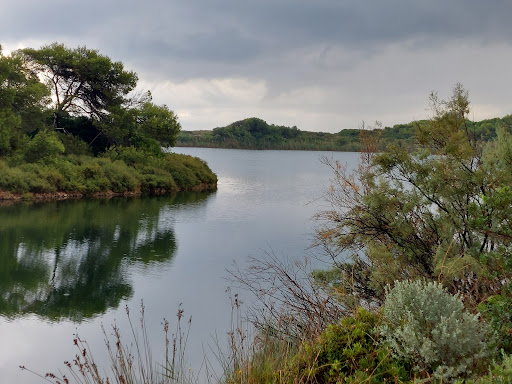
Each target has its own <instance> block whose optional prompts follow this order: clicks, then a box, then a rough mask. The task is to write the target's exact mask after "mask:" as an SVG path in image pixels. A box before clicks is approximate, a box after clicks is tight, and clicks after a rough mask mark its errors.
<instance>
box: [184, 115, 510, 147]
mask: <svg viewBox="0 0 512 384" xmlns="http://www.w3.org/2000/svg"><path fill="white" fill-rule="evenodd" d="M428 123H429V121H428V120H420V121H415V122H410V123H408V124H396V125H394V126H393V127H384V128H383V127H381V126H380V125H379V124H378V123H377V124H376V126H375V127H371V129H370V128H368V127H365V126H364V124H363V125H362V126H361V127H360V128H358V129H343V130H341V131H340V132H338V133H326V132H309V131H301V130H300V129H298V128H297V127H296V126H294V127H286V126H280V125H274V124H267V123H266V122H265V121H264V120H262V119H259V118H256V117H251V118H248V119H244V120H240V121H237V122H234V123H232V124H229V125H227V126H225V127H219V128H214V129H213V130H211V131H210V130H203V131H181V132H180V134H179V135H178V138H177V141H176V145H177V146H178V147H211V148H238V149H280V150H318V151H343V152H359V151H361V150H362V149H363V143H362V141H361V135H360V134H361V132H362V131H365V134H366V135H367V136H368V135H369V136H373V137H374V138H377V137H378V139H379V140H378V149H379V150H383V149H385V148H386V147H387V146H389V145H390V144H392V143H398V144H400V145H402V146H404V147H406V148H409V149H412V148H413V147H414V146H415V141H414V133H415V130H416V129H417V128H418V127H421V126H425V125H426V124H428ZM499 124H501V125H504V126H511V125H512V115H508V116H505V117H503V118H494V119H488V120H482V121H479V122H471V121H468V123H467V127H468V130H469V132H470V134H471V135H473V136H474V137H475V138H477V139H482V140H484V141H489V140H490V139H492V138H494V137H496V126H497V125H499Z"/></svg>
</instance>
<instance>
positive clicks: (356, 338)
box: [292, 308, 410, 383]
mask: <svg viewBox="0 0 512 384" xmlns="http://www.w3.org/2000/svg"><path fill="white" fill-rule="evenodd" d="M378 324H379V316H378V315H377V314H375V313H371V312H368V311H367V310H365V309H363V308H359V309H358V310H357V311H356V312H355V313H354V315H353V316H347V317H344V318H342V319H341V321H340V322H339V323H338V324H331V325H329V326H328V327H327V329H326V330H325V331H324V332H323V333H322V334H321V335H320V337H319V338H318V339H316V340H314V341H313V342H311V343H305V344H304V345H303V346H302V348H301V350H300V352H299V353H298V354H297V355H296V356H295V358H294V359H293V360H292V370H295V374H294V377H300V378H301V380H300V382H303V383H338V382H340V383H361V382H368V383H382V382H386V381H387V382H401V381H404V380H408V379H410V377H409V369H408V367H407V364H406V363H405V364H404V363H403V362H399V361H396V360H393V359H392V358H391V353H390V352H391V351H390V350H389V349H388V348H387V347H386V346H385V345H381V344H379V342H378V340H379V331H378Z"/></svg>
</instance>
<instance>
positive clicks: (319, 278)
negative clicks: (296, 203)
mask: <svg viewBox="0 0 512 384" xmlns="http://www.w3.org/2000/svg"><path fill="white" fill-rule="evenodd" d="M430 101H431V110H432V116H431V118H430V119H429V120H426V121H425V123H424V124H419V125H418V126H417V127H416V131H415V136H414V140H415V145H414V148H415V150H414V151H411V150H410V148H408V146H407V145H404V144H401V143H395V144H394V145H390V146H388V147H387V148H386V150H384V151H382V152H379V151H378V149H379V144H378V141H377V139H378V138H377V137H376V136H375V135H371V134H365V132H363V135H362V136H361V142H362V143H363V144H364V145H365V151H364V152H362V154H361V162H360V166H359V168H358V170H357V171H356V172H355V173H352V174H350V173H348V172H347V171H346V168H345V167H344V165H343V164H340V163H337V162H335V161H332V160H329V159H325V162H326V164H328V165H329V166H331V167H332V169H333V172H334V177H333V178H332V185H331V187H330V188H329V189H328V190H327V195H326V196H327V200H328V201H329V203H330V205H331V209H329V210H327V211H324V212H320V213H319V214H318V215H317V219H318V220H319V222H318V223H319V228H318V231H317V236H316V245H317V246H318V250H319V251H320V252H321V253H322V254H323V255H324V256H325V257H326V258H327V259H328V260H330V263H331V265H332V267H331V268H330V269H328V270H319V271H313V272H312V273H311V272H310V271H308V270H307V269H304V268H302V269H301V268H299V269H298V268H297V264H291V265H285V264H283V263H282V262H280V261H279V260H277V259H276V258H275V257H268V256H267V257H266V258H263V260H255V261H254V265H253V266H252V267H251V268H249V269H248V270H245V271H237V270H235V271H234V272H233V277H234V279H235V281H236V282H237V283H238V284H239V285H241V286H242V287H243V288H246V289H248V290H249V291H250V292H252V293H253V294H254V295H255V296H256V297H257V298H258V299H260V302H261V307H260V310H259V311H255V312H254V313H253V319H252V321H253V323H254V324H256V325H257V326H258V331H257V332H256V339H255V341H256V342H255V343H254V345H253V349H252V353H249V354H246V356H245V357H244V358H243V359H239V361H238V362H237V364H235V365H234V366H233V369H232V370H231V374H228V375H227V376H226V380H225V381H226V382H227V383H238V382H243V383H263V382H265V383H384V382H393V383H412V382H414V383H420V382H421V383H426V382H432V383H449V382H466V383H511V382H512V355H511V353H512V350H511V348H510V346H511V340H512V339H511V337H512V336H511V335H512V309H511V308H512V307H511V306H510V304H511V303H512V285H511V283H512V282H511V277H512V258H511V251H512V233H511V228H512V227H511V225H510V224H511V223H510V217H512V216H511V214H512V211H511V210H512V174H511V173H510V169H512V157H511V153H512V135H511V134H510V133H509V132H508V131H507V127H505V126H503V125H501V124H498V125H497V126H496V128H495V130H496V133H497V134H496V137H495V138H494V139H491V140H489V141H486V140H482V138H481V136H480V135H479V134H478V132H477V131H476V129H475V127H474V125H472V124H470V123H469V122H468V120H467V116H468V113H469V100H468V94H467V91H466V90H464V88H463V87H462V86H461V85H460V84H457V85H456V86H455V87H454V90H453V94H452V96H451V97H450V98H449V99H448V100H440V99H439V98H438V97H437V95H436V94H434V93H433V94H431V98H430ZM301 271H302V273H300V272H301ZM333 319H335V320H333ZM261 340H262V342H261V343H260V341H261ZM283 350H285V351H286V353H283ZM240 367H241V368H240Z"/></svg>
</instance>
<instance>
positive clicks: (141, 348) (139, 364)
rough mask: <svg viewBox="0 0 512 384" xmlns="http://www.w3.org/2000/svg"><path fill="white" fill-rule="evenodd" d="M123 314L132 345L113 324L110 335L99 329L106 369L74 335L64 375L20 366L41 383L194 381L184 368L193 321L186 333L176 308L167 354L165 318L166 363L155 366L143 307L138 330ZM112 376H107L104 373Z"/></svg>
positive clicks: (165, 383) (166, 383) (160, 383)
mask: <svg viewBox="0 0 512 384" xmlns="http://www.w3.org/2000/svg"><path fill="white" fill-rule="evenodd" d="M126 315H127V318H128V323H129V326H130V331H131V339H132V340H131V343H129V344H128V343H125V342H124V341H123V340H122V336H121V332H120V329H119V328H118V327H117V325H115V324H114V325H112V331H113V333H112V334H111V335H110V337H109V335H108V334H107V331H106V330H105V328H104V327H103V326H102V327H101V329H102V332H103V335H104V337H105V346H106V348H107V352H108V355H109V358H110V362H109V364H108V365H107V366H105V367H103V368H102V369H100V367H99V366H98V364H96V362H95V360H94V353H93V352H92V351H91V350H90V348H89V345H88V343H87V341H86V340H83V339H82V338H80V337H79V336H78V334H76V335H75V338H74V340H73V343H74V345H75V347H76V349H77V352H76V354H75V357H74V358H73V360H72V361H71V362H70V361H65V362H64V365H65V366H66V369H65V372H66V373H63V372H62V371H61V370H59V371H58V372H57V373H53V372H49V373H46V374H45V375H42V374H40V373H37V372H34V371H32V370H31V369H29V368H27V367H25V366H20V368H21V369H22V370H26V371H28V372H31V373H32V374H34V375H36V376H38V377H40V378H41V379H43V380H44V381H46V382H48V383H52V384H71V383H76V384H114V383H116V384H175V383H179V384H183V383H193V382H197V377H194V375H193V373H192V371H191V370H189V369H187V368H186V358H185V351H186V346H187V341H188V335H189V333H190V327H191V322H192V318H190V319H189V320H188V325H187V329H186V331H184V330H183V329H182V327H181V321H182V318H183V309H181V307H180V308H179V309H178V313H177V322H176V329H175V333H174V334H173V335H172V352H171V354H169V347H170V340H169V337H168V331H169V322H168V321H167V320H165V319H164V322H163V327H164V335H165V361H163V362H162V363H155V362H154V360H153V354H152V348H151V345H150V341H149V336H148V332H147V325H146V322H145V307H144V304H143V303H141V312H140V323H139V327H140V329H138V328H137V327H135V326H134V324H133V322H132V319H131V317H130V309H129V308H128V307H126ZM109 369H110V371H111V374H110V375H109V374H107V370H109Z"/></svg>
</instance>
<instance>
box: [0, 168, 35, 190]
mask: <svg viewBox="0 0 512 384" xmlns="http://www.w3.org/2000/svg"><path fill="white" fill-rule="evenodd" d="M29 180H30V177H27V174H26V173H25V172H23V171H22V170H21V169H19V168H9V169H7V170H5V171H4V172H1V173H0V189H1V190H3V191H9V192H14V193H26V192H28V191H29Z"/></svg>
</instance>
